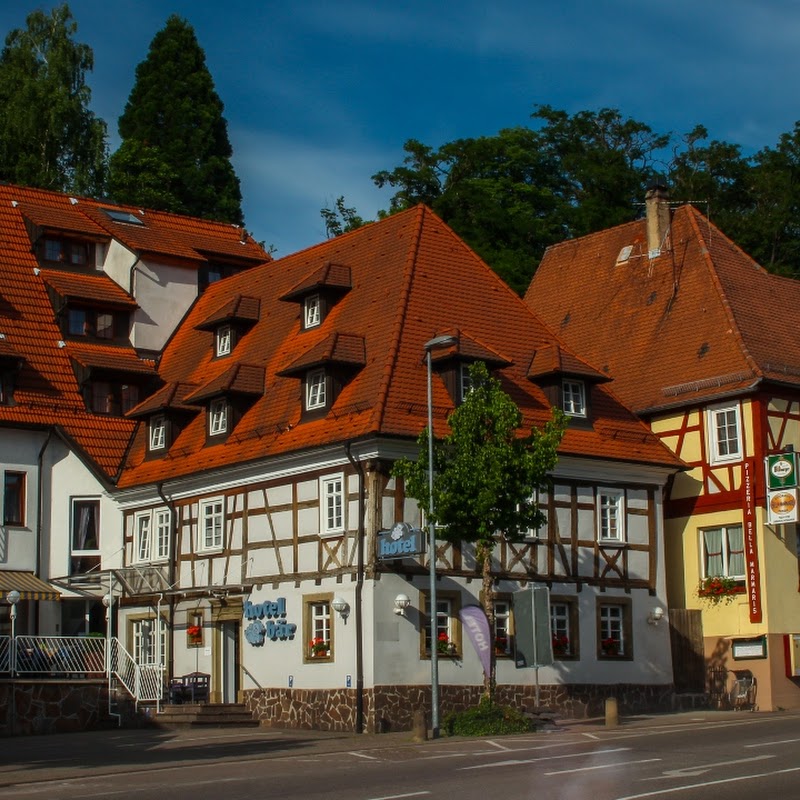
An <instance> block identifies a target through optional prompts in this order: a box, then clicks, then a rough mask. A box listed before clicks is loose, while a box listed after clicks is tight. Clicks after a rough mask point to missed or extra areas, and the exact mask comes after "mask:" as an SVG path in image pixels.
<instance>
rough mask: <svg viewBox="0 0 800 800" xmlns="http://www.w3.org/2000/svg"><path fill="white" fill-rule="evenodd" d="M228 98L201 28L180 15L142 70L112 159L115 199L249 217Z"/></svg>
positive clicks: (211, 215) (224, 217)
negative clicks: (221, 92) (209, 61)
mask: <svg viewBox="0 0 800 800" xmlns="http://www.w3.org/2000/svg"><path fill="white" fill-rule="evenodd" d="M222 112H223V104H222V101H221V100H220V98H219V96H218V95H217V92H216V90H215V88H214V81H213V79H212V77H211V73H210V72H209V71H208V68H207V66H206V57H205V53H204V52H203V49H202V48H201V47H200V45H199V43H198V41H197V37H196V36H195V32H194V29H193V28H192V26H191V25H189V23H188V22H187V21H186V20H184V19H182V18H180V17H178V16H176V15H172V16H171V17H170V18H169V19H168V20H167V24H166V26H165V27H164V29H163V30H161V31H159V32H158V33H157V34H156V36H155V38H154V39H153V41H152V42H151V44H150V52H149V53H148V55H147V58H146V59H145V60H144V61H142V62H141V63H140V64H139V66H138V67H137V68H136V81H135V83H134V86H133V89H132V91H131V94H130V97H129V98H128V102H127V104H126V106H125V111H124V113H123V114H122V116H121V117H120V119H119V134H120V137H121V139H122V144H121V145H120V147H119V149H118V150H117V151H116V152H115V153H114V154H113V155H112V157H111V175H110V179H109V188H110V191H111V193H112V195H113V196H114V199H115V200H118V201H120V202H127V203H132V204H136V205H144V206H148V207H150V208H157V209H161V210H165V211H174V212H176V213H180V214H190V215H192V216H196V217H203V218H205V219H215V220H220V221H224V222H233V223H241V222H242V221H243V218H242V207H241V203H242V195H241V191H240V189H239V179H238V178H237V177H236V173H235V172H234V169H233V165H232V164H231V161H230V158H231V155H232V153H233V150H232V148H231V144H230V141H229V139H228V125H227V122H226V121H225V118H224V117H223V115H222Z"/></svg>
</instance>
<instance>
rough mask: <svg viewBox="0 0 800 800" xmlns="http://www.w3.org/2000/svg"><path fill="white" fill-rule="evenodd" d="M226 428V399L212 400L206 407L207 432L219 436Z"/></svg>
mask: <svg viewBox="0 0 800 800" xmlns="http://www.w3.org/2000/svg"><path fill="white" fill-rule="evenodd" d="M227 430H228V401H227V400H225V399H224V398H222V399H220V400H212V401H211V404H210V406H209V408H208V432H209V434H210V435H211V436H219V435H220V434H223V433H226V432H227Z"/></svg>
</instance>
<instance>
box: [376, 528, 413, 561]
mask: <svg viewBox="0 0 800 800" xmlns="http://www.w3.org/2000/svg"><path fill="white" fill-rule="evenodd" d="M424 552H425V534H424V531H423V530H422V529H421V528H412V527H411V526H410V525H409V524H408V523H407V522H398V523H397V524H395V525H394V526H392V528H391V530H388V531H378V559H379V560H380V561H387V560H389V559H393V558H409V557H410V556H417V555H420V553H424Z"/></svg>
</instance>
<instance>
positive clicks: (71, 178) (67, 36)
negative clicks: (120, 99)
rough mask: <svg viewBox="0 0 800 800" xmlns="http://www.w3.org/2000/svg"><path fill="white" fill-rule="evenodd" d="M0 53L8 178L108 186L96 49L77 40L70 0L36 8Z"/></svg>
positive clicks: (0, 147)
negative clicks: (91, 81) (90, 80)
mask: <svg viewBox="0 0 800 800" xmlns="http://www.w3.org/2000/svg"><path fill="white" fill-rule="evenodd" d="M26 23H27V27H26V28H25V29H16V30H13V31H11V32H10V33H9V34H8V36H6V39H5V47H4V48H3V51H2V53H0V179H2V180H4V181H9V182H11V183H19V184H23V185H26V186H38V187H41V188H44V189H53V190H56V191H65V192H75V193H77V194H86V195H96V196H99V195H101V194H102V193H103V190H104V184H105V178H106V166H107V158H106V157H107V149H106V124H105V122H103V120H101V119H99V118H98V117H96V116H95V115H94V113H92V112H91V111H90V110H89V101H90V99H91V90H90V89H89V87H88V86H87V85H86V73H87V72H91V70H92V68H93V66H94V55H93V53H92V49H91V48H90V47H89V46H88V45H85V44H79V43H77V42H75V41H74V40H73V36H74V35H75V33H76V31H77V25H76V23H75V22H74V20H73V18H72V14H71V12H70V9H69V6H68V5H67V4H66V3H65V4H63V5H61V6H57V7H56V8H53V9H52V10H51V11H50V13H49V14H46V13H45V12H44V11H34V12H32V13H31V14H29V15H28V17H27V19H26Z"/></svg>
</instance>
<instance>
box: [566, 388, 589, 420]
mask: <svg viewBox="0 0 800 800" xmlns="http://www.w3.org/2000/svg"><path fill="white" fill-rule="evenodd" d="M561 395H562V408H563V411H564V413H565V414H566V415H567V416H570V417H585V416H586V386H585V384H584V383H583V381H575V380H565V381H562V383H561Z"/></svg>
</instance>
